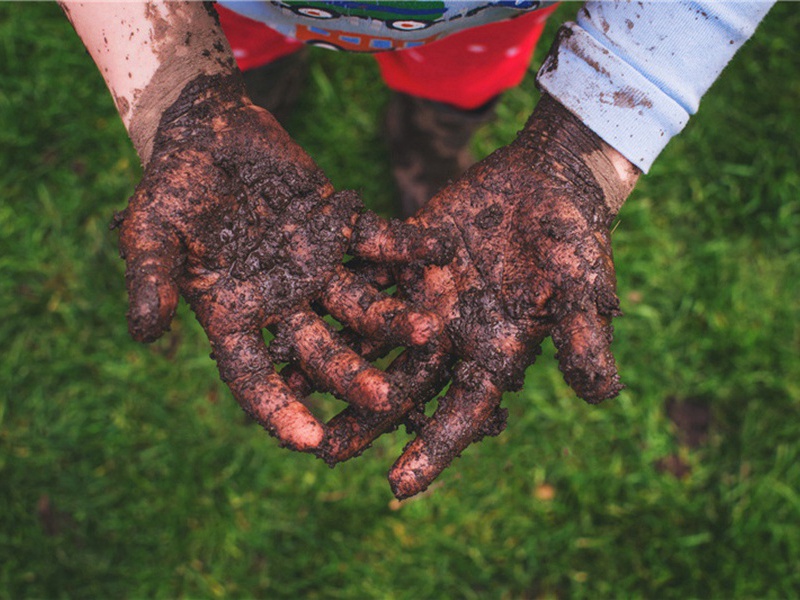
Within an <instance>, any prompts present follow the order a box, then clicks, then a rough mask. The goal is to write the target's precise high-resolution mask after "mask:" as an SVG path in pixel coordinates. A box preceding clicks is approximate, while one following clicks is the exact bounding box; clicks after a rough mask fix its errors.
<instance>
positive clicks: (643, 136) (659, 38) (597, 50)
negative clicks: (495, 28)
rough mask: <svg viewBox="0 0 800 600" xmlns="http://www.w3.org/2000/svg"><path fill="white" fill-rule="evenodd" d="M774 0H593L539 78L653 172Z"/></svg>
mask: <svg viewBox="0 0 800 600" xmlns="http://www.w3.org/2000/svg"><path fill="white" fill-rule="evenodd" d="M773 4H774V2H773V1H771V0H770V1H763V0H762V1H750V2H743V1H738V2H731V1H720V0H718V1H707V2H686V1H678V0H675V1H664V0H655V1H651V2H623V1H608V0H603V1H596V2H587V3H586V4H585V5H584V7H583V8H582V9H581V10H580V13H579V15H578V18H577V23H567V24H565V25H564V26H563V27H562V28H561V30H559V33H558V39H557V40H556V46H555V47H554V49H553V51H552V52H551V53H550V55H549V56H548V57H547V59H546V60H545V62H544V64H543V65H542V68H541V69H540V71H539V75H538V78H537V81H538V84H539V87H540V88H541V89H542V90H544V91H546V92H547V93H548V94H550V95H551V96H553V97H554V98H556V99H557V100H558V101H559V102H560V103H561V104H563V105H564V106H565V107H566V108H568V109H569V110H570V111H571V112H572V113H573V114H575V115H576V116H577V117H579V118H580V119H581V120H582V121H583V122H584V123H585V124H586V125H587V126H588V127H589V128H590V129H592V130H593V131H594V132H595V133H597V134H598V135H599V136H600V137H601V138H602V139H603V140H605V141H606V142H607V143H608V144H610V145H611V146H613V147H614V148H615V149H617V150H618V151H619V152H620V153H621V154H622V155H623V156H625V157H626V158H627V159H628V160H630V161H631V162H632V163H633V164H635V165H636V166H638V167H639V168H640V169H642V170H643V171H645V172H647V171H648V169H649V168H650V166H651V165H652V164H653V161H654V160H655V158H656V157H657V156H658V154H659V153H660V152H661V150H663V149H664V146H666V145H667V142H668V141H669V140H670V138H672V137H673V136H674V135H676V134H678V133H679V132H680V131H681V130H682V129H683V128H684V127H685V126H686V123H687V122H688V120H689V116H690V115H692V114H694V113H695V112H697V108H698V106H699V104H700V98H701V97H702V96H703V94H705V92H706V91H707V90H708V88H709V87H711V84H712V83H714V81H715V80H716V78H717V77H718V76H719V74H720V73H721V72H722V69H723V68H724V67H725V65H727V64H728V61H730V59H731V58H732V57H733V55H734V54H735V53H736V51H737V50H738V49H739V48H740V47H741V46H742V44H744V42H745V41H747V40H748V39H749V38H750V36H752V35H753V32H754V31H755V29H756V27H757V26H758V24H759V22H760V21H761V19H762V18H763V17H764V15H766V14H767V12H768V11H769V9H770V8H771V7H772V5H773ZM732 101H735V100H734V99H732Z"/></svg>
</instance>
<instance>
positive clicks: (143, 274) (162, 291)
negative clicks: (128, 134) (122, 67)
mask: <svg viewBox="0 0 800 600" xmlns="http://www.w3.org/2000/svg"><path fill="white" fill-rule="evenodd" d="M361 211H362V205H361V202H360V200H359V199H358V197H357V195H356V194H355V193H352V192H341V193H334V189H333V186H332V185H331V183H330V182H329V181H328V179H327V178H326V177H325V175H324V173H323V172H322V170H321V169H320V168H319V167H318V166H317V165H316V164H314V162H313V160H312V159H311V158H310V157H309V156H308V155H307V154H306V153H305V152H304V151H303V150H302V149H301V148H300V147H299V146H298V145H297V144H295V143H294V142H293V141H292V139H291V138H290V137H289V135H288V134H287V133H286V132H285V131H284V130H283V129H282V128H281V127H280V126H279V125H278V123H277V122H276V121H275V119H274V118H273V117H272V116H271V115H270V114H269V113H268V112H266V111H264V110H263V109H260V108H258V107H256V106H253V105H252V104H251V103H250V102H249V101H248V100H247V98H246V97H245V96H244V92H243V89H242V87H241V80H240V79H239V78H238V77H237V76H205V75H204V76H199V77H198V78H197V79H195V80H194V81H193V82H192V83H191V84H189V85H188V86H187V87H186V88H185V89H184V91H183V93H182V94H181V96H180V98H178V100H177V102H175V103H174V104H173V105H172V106H171V108H170V109H168V110H167V111H166V112H165V113H164V116H163V117H162V119H161V123H160V125H159V128H158V131H157V134H156V139H155V142H154V150H153V154H152V158H151V160H150V161H149V162H148V164H147V167H146V170H145V174H144V177H143V179H142V181H141V183H140V184H139V186H138V187H137V189H136V193H135V194H134V196H133V197H132V198H131V200H130V204H129V206H128V208H127V209H126V210H125V211H124V213H123V214H122V215H121V216H120V218H119V220H118V221H119V222H118V224H119V226H120V233H121V235H120V248H121V253H122V256H123V257H124V258H125V260H126V263H127V275H126V279H127V287H128V293H129V297H130V310H129V313H128V320H129V326H130V331H131V333H132V335H133V337H134V338H136V339H137V340H140V341H145V342H146V341H152V340H154V339H156V338H157V337H159V336H160V335H161V334H162V333H163V332H164V331H165V330H166V329H167V327H168V326H169V323H170V321H171V319H172V317H173V314H174V312H175V308H176V305H177V302H178V296H179V294H181V295H183V296H184V297H185V298H186V300H187V301H188V303H189V304H190V306H191V307H192V310H194V312H195V314H196V315H197V318H198V320H199V321H200V323H201V324H202V326H203V328H204V329H205V331H206V333H207V334H208V337H209V340H210V341H211V346H212V348H213V352H214V354H213V356H214V358H215V359H216V361H217V364H218V366H219V370H220V374H221V376H222V379H223V380H224V381H226V382H227V383H228V385H229V386H230V388H231V390H232V391H233V393H234V395H235V396H236V398H237V400H238V401H239V402H240V403H241V405H242V407H243V408H244V409H245V410H246V411H247V412H248V413H249V414H250V415H251V416H252V417H253V418H254V419H255V420H257V421H258V422H259V423H261V424H262V425H263V426H264V427H266V428H267V429H269V430H270V431H271V433H273V434H274V435H275V436H277V437H278V438H279V439H280V440H281V441H282V442H283V443H285V444H286V445H289V446H291V447H293V448H295V449H299V450H310V449H313V448H315V447H316V446H318V445H319V444H320V442H321V440H322V439H323V436H324V426H323V425H322V424H321V423H319V422H318V421H317V420H316V419H315V418H314V417H313V416H312V415H311V413H310V412H309V411H308V410H307V409H306V408H305V407H304V406H303V405H302V404H301V403H300V402H298V401H297V397H296V396H295V395H294V394H293V393H292V392H291V390H290V389H289V388H288V387H287V386H286V384H285V383H284V382H283V380H282V379H281V377H279V376H278V375H277V374H276V373H275V371H274V368H273V360H274V361H277V362H282V361H286V360H288V359H289V358H293V359H296V360H298V361H299V362H300V364H301V365H302V366H303V368H304V369H305V370H306V372H307V373H308V374H309V375H310V376H311V377H312V379H313V380H314V381H315V382H316V383H318V384H319V385H320V387H322V388H324V389H329V390H330V391H332V392H334V393H335V394H337V395H338V396H340V397H342V398H343V399H346V400H348V401H351V402H353V403H354V404H357V405H358V406H359V407H361V408H363V409H367V410H370V411H386V410H388V409H389V408H390V407H392V406H393V403H394V396H395V394H396V391H395V390H394V389H393V388H392V386H391V385H390V382H389V379H388V378H387V377H386V375H385V374H384V373H382V372H380V371H378V370H377V369H375V368H374V367H372V366H371V365H370V364H369V363H368V362H366V361H365V360H364V359H362V358H361V357H360V356H358V355H357V354H356V353H355V352H353V351H352V350H351V349H350V348H348V347H347V346H346V345H344V344H343V343H342V342H341V341H339V339H338V338H337V337H336V336H335V335H334V334H333V332H332V331H331V330H330V329H329V327H328V326H327V325H326V324H325V323H324V322H323V321H322V320H321V319H320V317H318V316H317V315H316V314H315V313H314V312H313V311H312V310H311V303H312V302H313V301H321V302H322V303H323V304H324V305H325V306H326V307H327V308H328V310H330V311H331V312H332V313H335V314H337V316H340V318H341V319H342V320H344V321H345V322H346V323H347V324H348V325H350V326H351V327H352V328H353V329H354V330H355V331H358V332H359V333H361V334H363V335H369V336H372V337H375V338H378V339H383V340H388V341H389V342H390V343H397V344H400V345H417V344H425V343H427V342H429V341H431V340H432V339H433V338H435V336H436V335H437V334H438V333H440V332H441V323H440V320H439V319H438V318H437V317H436V316H434V315H430V314H427V313H420V312H417V311H413V310H410V309H409V308H408V307H407V306H405V304H404V303H403V302H401V301H399V300H396V299H392V298H386V297H385V296H383V295H381V294H380V293H379V292H378V291H377V290H375V289H373V288H370V287H369V286H367V285H366V284H364V283H362V282H361V281H360V280H359V279H357V278H355V277H354V276H353V274H352V273H350V272H349V271H347V270H346V269H345V268H344V267H343V266H342V259H343V256H344V254H345V251H347V250H348V248H349V246H350V238H351V236H353V233H354V231H356V232H357V235H356V237H357V238H358V243H357V244H356V248H355V250H351V252H354V253H359V252H360V253H361V254H363V255H364V256H368V257H370V258H371V259H373V260H380V261H398V260H400V261H402V260H405V259H407V258H409V257H414V258H416V257H417V256H418V255H421V254H423V253H426V254H427V253H429V251H430V250H431V249H433V250H434V254H436V252H437V248H438V249H439V250H438V252H439V253H440V254H441V252H442V251H446V248H445V249H444V250H442V245H441V244H440V243H439V242H437V241H436V240H435V239H433V238H432V237H431V236H427V235H426V234H424V233H421V232H419V231H418V230H417V229H415V228H412V227H410V226H405V229H404V231H405V233H406V234H408V235H406V236H405V237H404V239H401V240H398V238H397V236H396V235H394V234H396V233H397V228H396V227H394V228H393V227H390V226H388V225H387V224H385V223H382V222H380V221H376V220H375V219H374V218H373V217H369V218H367V219H365V221H364V222H365V223H366V224H367V225H368V226H361V225H359V219H360V218H361ZM432 239H433V241H431V240H432ZM447 258H449V256H448V255H446V254H443V255H441V257H440V260H444V259H447ZM264 327H270V328H273V330H274V331H275V332H276V333H277V335H278V339H277V340H276V342H275V343H274V344H273V347H271V348H270V349H269V350H268V349H267V347H266V345H265V344H264V341H263V338H262V329H263V328H264Z"/></svg>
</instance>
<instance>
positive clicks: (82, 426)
mask: <svg viewBox="0 0 800 600" xmlns="http://www.w3.org/2000/svg"><path fill="white" fill-rule="evenodd" d="M579 6H580V4H579V3H577V2H575V3H566V4H564V5H563V6H562V7H561V8H560V9H559V12H558V13H557V14H556V15H555V16H554V17H553V18H551V22H550V24H549V29H548V33H546V34H545V36H544V37H543V42H542V47H541V48H540V49H539V51H538V53H537V58H536V61H535V62H534V64H533V65H532V69H531V74H530V76H529V77H528V78H527V79H526V80H525V82H524V83H523V84H522V85H521V86H520V87H519V88H518V89H516V90H514V91H512V92H510V93H508V94H507V95H506V96H505V97H504V100H503V102H502V103H501V105H500V107H499V119H498V121H497V123H496V124H494V125H492V126H489V127H486V128H485V129H484V130H482V131H481V132H480V134H479V136H478V138H477V139H476V140H475V151H476V152H477V153H478V154H479V155H485V154H488V153H489V152H491V151H492V150H493V149H495V148H497V147H499V146H501V145H503V144H505V143H508V142H509V141H511V140H512V139H513V138H514V135H515V132H516V131H517V130H518V129H519V128H520V127H521V126H522V124H523V123H524V121H525V119H526V117H527V116H528V115H529V114H530V112H531V110H532V108H533V106H534V104H535V102H536V99H537V97H538V93H537V91H536V89H535V85H534V79H533V74H534V72H535V69H536V68H537V67H538V65H539V64H540V62H541V60H542V57H543V55H544V53H545V52H546V50H547V46H548V45H549V41H550V40H551V39H552V38H553V34H554V32H555V29H556V27H557V25H558V24H559V23H560V22H562V21H564V20H566V19H569V18H571V17H572V16H573V15H574V14H575V12H576V11H577V9H578V8H579ZM798 47H800V12H798V11H797V10H796V7H795V6H794V5H793V4H792V3H789V2H784V3H779V4H778V5H777V6H776V7H775V8H774V9H773V11H772V12H771V13H770V14H769V16H768V17H767V19H766V21H765V22H764V23H763V25H762V27H761V28H760V29H759V31H758V32H757V34H756V36H755V37H754V38H753V39H752V40H751V41H750V42H749V43H748V44H747V45H746V46H745V47H744V49H743V50H742V51H741V52H740V53H739V54H738V55H737V56H736V57H735V59H734V61H733V63H732V64H731V65H730V67H729V68H728V69H727V70H726V71H725V73H724V74H723V76H722V78H721V79H720V80H719V81H718V82H717V83H716V84H715V86H714V87H713V88H712V89H711V91H710V92H709V94H708V95H707V96H706V98H705V99H704V101H703V104H702V106H701V110H700V114H699V115H698V116H696V117H695V118H693V119H692V121H691V122H690V124H689V126H688V127H687V129H686V131H685V132H684V133H683V134H682V135H681V136H680V137H679V138H677V139H675V140H674V141H673V142H672V143H671V144H670V145H669V147H668V148H667V150H666V151H665V152H664V153H663V155H662V156H661V158H660V159H659V161H658V162H657V163H656V165H655V166H654V168H653V170H652V172H651V174H650V175H648V176H647V177H645V178H643V180H642V181H641V183H640V185H639V186H638V188H637V190H636V191H635V193H634V194H633V196H632V197H631V199H630V200H629V201H628V203H627V205H626V206H625V207H624V208H623V210H622V212H621V214H620V216H619V222H618V224H617V227H616V230H615V231H614V234H613V239H614V247H615V260H616V264H617V273H618V279H619V295H620V297H621V301H622V308H623V310H624V312H625V316H624V317H623V318H621V319H618V320H617V322H616V341H615V344H614V350H615V354H616V356H617V361H618V364H619V367H620V371H621V374H622V378H623V380H624V382H625V383H626V384H627V388H626V390H624V391H623V392H622V393H621V394H620V396H619V397H618V398H617V399H615V400H612V401H609V402H606V403H605V404H603V405H601V406H598V407H591V406H588V405H585V404H584V403H582V402H581V401H580V400H578V399H577V398H576V397H575V396H574V394H573V393H572V392H571V391H570V390H569V388H568V387H567V386H566V385H565V384H564V382H563V380H562V378H561V375H560V373H559V372H558V370H557V368H556V363H555V360H554V359H553V353H554V352H553V349H552V346H551V344H550V343H549V342H548V343H547V344H546V347H545V351H544V354H543V355H542V357H541V358H540V359H539V361H538V362H537V364H536V365H534V366H532V367H531V368H530V369H529V370H528V373H527V382H526V385H525V388H524V389H523V390H522V391H521V392H519V393H517V394H508V395H507V397H506V399H505V401H504V405H505V406H507V407H508V409H509V412H510V415H509V424H508V429H507V430H506V431H505V432H504V433H503V434H502V435H501V436H500V437H497V438H489V439H486V440H484V441H483V442H482V443H480V444H478V445H476V446H474V447H471V448H470V449H468V450H467V451H466V452H465V453H464V455H463V457H462V458H460V459H459V460H457V461H456V462H455V463H454V464H453V466H452V467H451V468H450V469H448V470H447V471H446V472H445V473H444V474H443V475H442V476H441V477H440V478H439V480H438V481H437V482H436V483H435V484H434V485H433V486H432V487H431V489H430V490H429V491H428V492H426V493H425V494H423V495H422V496H420V497H417V498H414V499H411V500H409V501H405V502H402V503H400V502H397V501H396V500H394V499H393V497H392V495H391V493H390V491H389V486H388V484H387V482H386V479H385V475H386V472H387V470H388V469H389V467H390V466H391V464H392V462H393V461H394V459H395V458H396V457H397V456H398V455H399V453H400V451H401V449H402V447H403V445H404V444H405V443H406V442H407V441H408V439H409V438H408V436H407V435H406V434H405V431H404V430H400V431H398V432H395V433H393V434H391V435H387V436H384V437H383V438H382V439H381V440H379V441H378V442H377V443H376V444H375V445H374V447H373V448H372V449H371V450H369V451H368V452H366V453H365V454H364V455H363V456H362V457H360V458H358V459H355V460H352V461H350V462H348V463H345V464H343V465H340V466H338V467H337V468H336V469H334V470H331V469H329V468H328V467H326V466H325V465H324V464H322V463H321V462H320V461H318V460H315V459H314V458H313V457H311V456H308V455H301V454H294V453H291V452H289V451H287V450H283V449H280V448H279V447H278V445H277V443H276V442H275V440H273V439H272V438H270V437H268V436H267V435H266V434H265V433H264V432H263V431H262V430H261V429H260V428H259V427H257V426H255V425H253V424H251V423H249V422H248V421H247V419H246V418H245V416H244V413H243V412H242V411H241V410H240V409H239V407H238V406H237V405H236V403H235V402H234V401H233V400H232V398H231V396H230V394H229V392H228V391H227V388H225V386H224V385H223V384H222V383H221V382H220V381H219V378H218V375H217V371H216V368H215V365H214V363H213V361H211V360H210V359H209V357H208V354H209V348H208V342H207V341H206V339H205V336H204V335H203V333H202V331H201V330H200V328H199V326H198V325H197V323H196V322H195V320H194V318H193V316H192V315H191V313H190V312H189V311H188V310H187V309H186V306H185V305H182V306H181V308H180V310H179V312H178V315H177V317H176V320H175V322H174V324H173V327H172V332H171V333H169V334H167V335H166V336H165V337H164V338H163V339H161V340H159V341H158V342H156V343H154V344H152V345H148V346H144V345H139V344H136V343H134V342H133V341H132V340H131V339H130V338H129V336H128V333H127V328H126V323H125V311H126V296H125V290H124V279H123V272H124V265H123V262H122V261H121V260H120V259H119V257H118V255H117V250H116V233H114V232H110V231H109V230H108V223H109V221H110V219H111V216H112V214H113V213H114V211H116V210H121V209H122V208H123V207H124V206H125V203H126V199H127V198H128V196H129V195H130V194H131V192H132V190H133V188H134V187H135V185H136V183H137V181H138V178H139V176H140V174H141V171H140V168H139V165H138V160H137V158H136V156H135V154H134V152H133V150H132V148H131V146H130V143H129V141H128V140H127V137H126V135H125V131H124V129H123V127H122V124H121V122H120V121H119V118H118V117H117V115H116V113H115V110H114V107H113V104H112V101H111V98H110V96H109V94H108V93H107V91H106V89H105V87H104V84H103V82H102V79H101V78H100V76H99V74H98V73H97V72H96V70H95V67H94V65H93V63H92V61H91V59H90V58H89V56H88V55H87V54H86V53H85V51H84V50H83V47H82V45H81V43H80V41H79V40H78V38H77V36H76V35H75V34H74V32H73V31H72V29H71V28H70V26H69V24H68V22H67V21H66V19H65V18H64V17H63V16H62V14H61V12H60V10H59V9H58V7H57V6H56V5H55V4H52V3H46V4H45V3H42V4H39V3H18V4H12V3H3V4H2V5H0V69H1V71H0V190H1V192H0V193H1V194H2V196H0V597H2V598H23V597H36V598H56V597H64V598H82V597H87V598H88V597H91V598H97V597H100V598H102V597H115V598H128V597H129V598H139V597H170V598H172V597H192V598H214V597H224V598H228V597H230V598H236V597H264V598H298V597H302V598H358V599H360V598H440V597H441V598H448V597H453V598H582V597H586V598H599V597H607V598H623V597H624V598H635V597H643V598H690V597H699V598H733V597H736V598H753V597H760V598H761V597H763V598H767V597H775V598H789V597H796V596H798V595H800V567H799V565H800V444H799V442H798V437H799V436H800V419H798V414H799V413H800V326H799V325H798V323H799V322H800V300H798V299H799V298H800V175H798V169H797V167H798V157H800V130H799V128H798V113H799V112H800V109H798V106H799V105H800V75H799V74H800V53H798V51H797V48H798ZM698 60H702V57H698ZM387 100H388V92H387V91H386V90H385V89H384V88H383V87H382V85H381V83H380V78H379V77H378V73H377V68H376V66H375V65H374V63H373V61H372V60H370V58H369V57H365V56H345V55H337V54H335V53H332V52H326V51H324V50H318V51H314V52H312V69H311V78H310V81H309V82H308V87H307V88H306V90H305V93H304V95H303V98H302V100H301V102H300V104H299V105H298V107H297V109H296V111H295V113H294V116H293V118H292V121H291V123H290V127H289V129H290V131H291V133H292V134H293V135H294V136H295V137H296V139H297V140H298V141H299V142H300V143H301V144H302V145H303V146H304V147H305V148H306V149H307V150H308V152H309V153H310V154H311V155H312V156H313V157H314V158H315V159H316V160H317V161H318V162H319V164H320V165H321V166H322V167H323V168H324V169H325V170H326V172H327V173H328V175H329V176H330V177H331V178H332V180H333V182H334V184H335V185H336V186H337V187H341V188H344V187H350V188H355V189H357V190H360V191H361V192H362V194H363V196H364V198H365V200H366V202H367V203H368V204H369V205H370V206H371V207H373V208H375V209H376V210H378V211H379V212H381V214H383V215H385V216H393V210H394V209H393V206H394V205H393V198H392V192H391V183H390V176H389V170H388V166H387V163H388V159H387V151H386V149H385V147H384V145H383V142H382V138H381V120H382V112H383V109H384V107H385V104H386V101H387ZM317 404H318V405H319V406H320V407H321V410H322V411H323V413H324V414H326V415H330V414H333V413H334V412H336V411H337V410H339V409H340V408H341V404H340V403H338V402H337V401H335V400H332V399H329V398H328V399H324V398H323V399H320V400H319V401H318V403H317Z"/></svg>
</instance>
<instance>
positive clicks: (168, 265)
mask: <svg viewBox="0 0 800 600" xmlns="http://www.w3.org/2000/svg"><path fill="white" fill-rule="evenodd" d="M138 195H139V192H138V191H137V194H136V195H134V197H133V198H132V199H131V202H130V205H129V208H128V209H127V210H126V211H125V213H126V214H125V215H124V217H123V221H122V224H121V226H120V240H119V247H120V254H121V255H122V257H123V258H124V259H125V265H126V269H125V284H126V287H127V289H128V314H127V316H128V330H129V331H130V334H131V336H132V337H133V339H135V340H136V341H137V342H153V341H155V340H156V339H158V338H159V337H161V335H162V334H163V333H164V332H165V331H167V330H168V328H169V324H170V322H171V321H172V317H173V316H174V314H175V309H176V308H177V306H178V296H179V292H178V284H177V282H176V276H177V272H178V269H179V267H180V262H181V261H180V242H179V241H178V237H177V235H176V234H175V232H174V231H173V230H172V228H171V227H170V226H168V225H166V224H165V223H163V222H159V221H157V220H155V219H153V218H152V215H149V214H144V213H146V212H147V211H146V210H145V211H142V210H136V209H135V207H137V206H138V205H139V204H140V203H139V202H137V200H138V198H137V196H138Z"/></svg>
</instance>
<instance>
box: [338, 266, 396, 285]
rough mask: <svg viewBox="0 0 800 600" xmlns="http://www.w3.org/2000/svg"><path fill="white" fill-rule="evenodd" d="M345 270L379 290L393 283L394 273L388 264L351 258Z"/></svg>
mask: <svg viewBox="0 0 800 600" xmlns="http://www.w3.org/2000/svg"><path fill="white" fill-rule="evenodd" d="M347 270H348V271H351V272H353V273H355V274H356V275H358V276H359V277H360V278H361V279H363V280H364V281H366V282H367V283H369V284H370V285H371V286H373V287H376V288H378V289H379V290H385V289H386V288H388V287H391V286H393V285H394V284H395V280H394V273H392V270H391V268H390V267H389V266H388V265H382V264H380V263H375V262H368V261H366V260H363V259H360V258H353V259H351V260H350V261H349V262H348V263H347Z"/></svg>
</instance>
